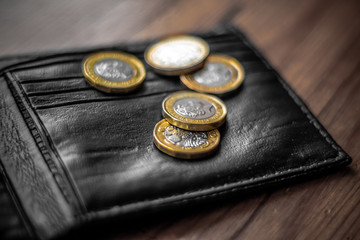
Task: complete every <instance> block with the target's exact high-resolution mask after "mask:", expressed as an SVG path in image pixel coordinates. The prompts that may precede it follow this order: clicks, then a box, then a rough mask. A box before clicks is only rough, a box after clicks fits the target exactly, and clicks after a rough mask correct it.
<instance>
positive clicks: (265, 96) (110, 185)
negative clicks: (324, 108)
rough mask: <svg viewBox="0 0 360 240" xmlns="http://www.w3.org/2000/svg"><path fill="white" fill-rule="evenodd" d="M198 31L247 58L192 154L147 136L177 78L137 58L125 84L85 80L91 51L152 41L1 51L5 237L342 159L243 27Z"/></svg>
mask: <svg viewBox="0 0 360 240" xmlns="http://www.w3.org/2000/svg"><path fill="white" fill-rule="evenodd" d="M195 35H198V36H200V37H202V38H203V39H205V40H206V41H207V42H208V43H209V45H210V49H211V53H221V54H226V55H229V56H232V57H234V58H236V59H237V60H238V61H239V62H240V63H241V64H242V65H243V67H244V69H245V80H244V82H243V84H242V86H241V87H240V88H239V90H238V91H237V92H235V93H234V94H232V95H230V96H227V97H226V98H223V101H224V102H225V104H226V106H227V108H228V116H227V120H226V123H225V124H224V125H223V126H222V127H220V129H219V131H220V133H221V143H220V147H219V150H218V151H217V152H216V153H215V154H214V155H213V156H210V157H207V158H205V159H200V160H181V159H176V158H173V157H170V156H168V155H166V154H164V153H162V152H160V151H159V150H158V149H157V148H156V147H155V146H154V144H153V139H152V131H153V128H154V126H155V124H156V123H157V122H158V121H160V120H161V119H162V116H161V102H162V100H163V99H164V98H165V97H166V96H167V95H168V94H170V93H173V92H175V91H179V90H182V87H181V84H180V81H179V79H178V77H166V76H161V75H157V74H155V73H153V72H152V71H151V70H150V69H149V67H148V66H145V67H146V70H147V76H146V79H145V81H144V84H143V86H142V87H141V88H140V89H139V90H137V91H135V92H132V93H130V94H126V95H113V94H106V93H103V92H99V91H97V90H96V89H94V88H92V87H91V86H90V85H88V84H87V83H86V81H85V80H84V77H83V75H82V72H81V62H82V60H83V58H84V57H86V56H87V55H88V54H90V53H93V52H97V51H103V50H111V51H123V52H127V53H130V54H133V55H135V56H137V57H138V58H139V59H140V60H141V61H143V62H144V58H143V54H144V50H145V49H146V47H147V46H148V45H149V44H150V43H151V42H152V41H148V42H142V43H135V44H132V43H127V44H122V45H117V46H111V47H98V48H91V49H80V50H72V51H68V52H57V53H42V54H29V55H22V56H14V57H6V58H2V59H1V60H0V65H1V68H2V70H1V75H0V115H1V121H0V160H1V165H0V166H1V173H0V175H1V177H2V180H1V184H0V193H1V195H0V203H1V206H2V210H0V214H1V219H2V220H1V224H0V230H1V234H2V237H3V238H8V239H11V238H12V239H16V238H34V239H52V238H56V237H61V236H67V234H69V233H71V232H73V231H75V232H76V231H77V229H86V228H88V227H89V226H90V225H91V226H95V228H99V229H101V226H102V225H104V224H105V223H108V222H115V223H116V222H117V221H122V220H124V219H127V218H132V217H133V218H137V217H141V216H142V215H143V214H150V215H151V214H153V213H157V212H160V211H162V212H163V211H165V212H166V211H173V210H176V209H181V208H182V209H184V207H185V206H186V207H187V206H194V205H197V204H199V203H201V204H202V203H206V202H208V201H211V200H213V201H218V200H223V199H226V198H231V199H234V198H235V197H239V196H243V195H244V194H247V193H248V192H249V191H250V190H258V189H264V188H266V187H269V186H273V185H279V184H281V183H285V182H289V181H290V180H293V179H298V178H300V177H304V176H305V177H308V176H310V175H313V174H315V173H318V172H323V171H325V170H328V169H336V168H338V167H340V166H344V165H347V164H349V163H350V162H351V158H350V157H349V156H348V155H347V154H346V153H345V152H344V151H343V150H342V149H341V148H340V147H339V146H338V145H337V144H336V143H335V142H334V140H333V139H332V138H331V137H330V135H329V134H328V133H327V132H326V130H325V129H324V128H323V127H322V126H321V124H320V123H319V122H318V121H317V120H316V118H315V117H314V116H313V115H312V114H311V112H310V111H309V109H308V108H307V107H306V105H305V104H304V103H303V102H302V100H301V99H300V98H299V97H298V96H297V95H296V94H295V92H294V91H293V90H292V89H291V88H290V87H289V86H288V85H287V84H286V82H285V81H284V80H283V79H282V78H281V77H280V76H279V74H278V73H277V72H276V71H275V70H274V69H273V68H272V67H271V66H270V64H269V63H268V62H267V61H266V60H265V59H264V57H263V56H262V55H261V54H260V53H259V51H258V50H256V48H255V47H254V46H253V45H252V44H251V43H250V41H249V40H248V39H247V38H246V37H245V36H244V34H243V33H241V32H240V31H239V30H238V29H236V28H234V27H231V26H226V27H220V28H216V29H215V30H213V31H211V32H208V33H201V34H195ZM144 64H145V63H144ZM185 209H186V208H185ZM79 231H80V230H79Z"/></svg>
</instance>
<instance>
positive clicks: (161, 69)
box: [144, 34, 210, 76]
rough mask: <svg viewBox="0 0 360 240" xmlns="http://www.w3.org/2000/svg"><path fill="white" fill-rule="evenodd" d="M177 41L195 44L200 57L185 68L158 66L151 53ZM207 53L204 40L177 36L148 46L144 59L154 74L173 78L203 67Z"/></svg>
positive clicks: (207, 48) (207, 46)
mask: <svg viewBox="0 0 360 240" xmlns="http://www.w3.org/2000/svg"><path fill="white" fill-rule="evenodd" d="M178 40H187V41H190V42H193V43H195V44H197V45H198V46H199V47H200V49H201V57H200V58H199V59H195V60H193V61H192V62H190V63H189V64H187V65H186V66H178V65H170V66H163V65H161V64H158V63H157V62H156V60H154V58H153V53H154V52H155V51H156V50H157V49H158V48H159V47H161V46H162V45H164V44H167V43H170V42H174V41H178ZM209 53H210V48H209V45H208V44H207V42H205V40H203V39H201V38H199V37H195V36H190V35H183V34H179V35H174V36H170V37H167V38H162V39H161V40H160V41H159V42H156V43H154V44H152V45H150V46H149V47H148V48H147V49H146V50H145V54H144V57H145V61H146V63H147V64H148V65H149V66H150V67H151V69H152V70H153V71H154V72H156V73H159V74H162V75H167V76H175V75H180V74H187V73H190V72H193V71H196V70H198V69H200V68H202V67H203V66H204V63H205V60H206V58H207V57H208V56H209Z"/></svg>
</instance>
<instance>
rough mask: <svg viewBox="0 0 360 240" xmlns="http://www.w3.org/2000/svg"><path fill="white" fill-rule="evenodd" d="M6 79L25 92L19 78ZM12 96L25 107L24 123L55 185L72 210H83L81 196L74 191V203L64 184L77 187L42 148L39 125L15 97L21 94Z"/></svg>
mask: <svg viewBox="0 0 360 240" xmlns="http://www.w3.org/2000/svg"><path fill="white" fill-rule="evenodd" d="M6 77H7V78H8V79H9V80H10V81H12V82H13V83H17V84H18V86H19V87H20V88H21V91H23V92H24V89H23V88H22V86H21V84H19V81H18V79H17V76H14V75H12V74H11V73H10V72H8V73H7V74H6ZM8 85H11V84H8ZM9 87H10V86H9ZM11 88H13V87H11ZM12 95H13V96H14V98H15V99H17V101H16V104H17V105H19V102H20V101H21V104H22V105H23V107H19V111H20V113H21V115H22V116H23V118H24V121H25V123H26V125H27V126H28V128H29V131H30V133H31V135H32V136H33V138H34V141H35V142H36V145H37V146H38V149H39V151H40V152H41V155H42V156H43V158H44V161H45V163H46V164H47V166H48V168H49V171H50V172H51V174H52V176H53V178H54V180H55V183H56V184H57V186H58V187H59V190H60V192H61V193H62V195H63V197H64V198H65V199H66V201H67V203H68V204H69V205H70V206H71V208H72V209H73V210H74V209H79V207H78V206H77V205H80V208H81V207H82V208H85V205H84V204H83V201H82V200H81V199H79V198H80V196H78V195H79V194H76V193H75V192H76V190H73V191H74V196H75V198H76V200H77V201H76V202H77V203H76V204H75V203H74V201H73V200H72V198H71V194H69V193H68V191H67V187H66V186H65V185H63V183H64V182H68V183H69V185H70V186H71V187H72V188H75V187H74V184H73V183H72V181H70V180H69V179H67V181H66V180H64V178H63V177H64V176H63V174H62V173H61V171H59V170H58V167H57V165H56V164H55V163H54V162H53V161H54V160H53V158H52V157H51V155H50V153H49V151H48V148H46V147H42V146H46V144H45V143H44V141H43V138H42V137H41V136H42V134H41V133H40V132H39V130H38V127H37V124H36V123H35V121H34V119H33V118H32V117H31V115H30V114H29V113H28V110H27V109H26V107H25V104H24V102H23V100H22V98H21V97H17V98H16V96H15V95H20V93H18V92H17V91H16V90H13V91H12ZM21 95H23V96H24V98H25V100H26V101H27V105H29V106H30V108H32V107H31V106H32V104H31V102H30V100H29V99H28V97H27V96H26V94H24V93H22V94H21ZM33 113H34V114H35V115H36V117H37V118H38V119H39V116H38V113H37V112H36V111H33ZM25 115H27V117H25ZM39 123H40V126H39V127H40V128H42V130H43V131H44V132H45V133H47V131H46V129H44V126H42V121H41V120H39ZM31 126H33V127H31ZM47 135H49V134H48V133H47ZM48 141H49V143H50V145H53V143H52V142H50V140H49V139H48ZM40 143H41V144H40ZM40 145H42V146H40ZM50 148H51V147H50ZM51 149H52V148H51ZM52 151H53V152H54V151H56V150H54V149H52ZM54 154H55V156H56V158H57V159H58V158H59V157H58V155H57V154H56V152H54ZM57 161H58V162H59V163H60V164H61V163H62V160H61V161H60V160H59V159H58V160H57ZM63 171H64V173H65V171H67V170H65V169H63ZM66 178H67V177H66ZM60 179H61V181H59V180H60Z"/></svg>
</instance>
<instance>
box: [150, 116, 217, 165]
mask: <svg viewBox="0 0 360 240" xmlns="http://www.w3.org/2000/svg"><path fill="white" fill-rule="evenodd" d="M167 127H172V126H171V125H170V124H169V122H168V121H166V120H165V119H163V120H161V121H160V122H158V123H157V124H156V126H155V127H154V132H153V137H154V144H155V146H156V147H157V148H158V149H159V150H160V151H162V152H164V153H166V154H168V155H170V156H173V157H177V158H183V159H195V158H202V157H206V156H209V155H211V154H212V153H214V151H215V150H216V149H217V148H218V146H219V143H220V132H219V131H218V130H217V129H214V130H211V131H208V132H206V133H207V136H208V140H207V141H206V143H204V144H203V145H200V146H197V147H183V146H179V145H176V144H173V143H172V142H170V141H169V140H167V139H166V137H165V134H164V131H165V129H166V128H167ZM183 131H186V130H183Z"/></svg>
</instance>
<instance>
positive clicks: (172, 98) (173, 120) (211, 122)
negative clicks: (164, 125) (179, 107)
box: [162, 91, 227, 131]
mask: <svg viewBox="0 0 360 240" xmlns="http://www.w3.org/2000/svg"><path fill="white" fill-rule="evenodd" d="M185 98H200V99H203V100H205V101H208V102H210V103H211V104H212V105H213V106H214V107H215V109H216V113H215V114H214V115H213V116H211V117H209V118H206V119H193V118H187V117H184V116H182V115H180V114H178V113H177V112H176V111H175V109H174V107H173V105H174V104H175V103H176V101H178V100H180V99H185ZM162 115H163V117H164V118H165V119H166V120H167V121H168V122H169V123H170V124H172V125H174V126H176V127H179V128H182V129H186V130H190V131H210V130H212V129H215V128H218V127H220V126H221V125H222V124H223V123H224V122H225V119H226V115H227V109H226V106H225V104H224V102H223V101H221V100H220V99H219V98H217V97H215V96H211V95H209V94H204V93H197V92H191V91H180V92H175V93H173V94H171V95H169V96H168V97H166V98H165V99H164V100H163V102H162Z"/></svg>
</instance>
